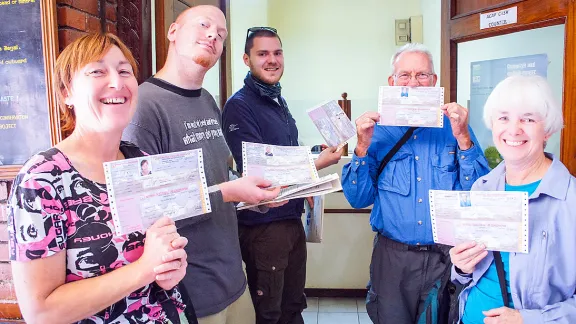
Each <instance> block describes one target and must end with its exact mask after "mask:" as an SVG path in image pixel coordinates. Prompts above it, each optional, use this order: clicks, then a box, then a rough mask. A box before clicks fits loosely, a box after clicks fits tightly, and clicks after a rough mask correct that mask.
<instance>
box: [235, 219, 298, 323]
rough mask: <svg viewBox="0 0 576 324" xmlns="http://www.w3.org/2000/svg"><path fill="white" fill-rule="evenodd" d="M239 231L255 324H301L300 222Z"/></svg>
mask: <svg viewBox="0 0 576 324" xmlns="http://www.w3.org/2000/svg"><path fill="white" fill-rule="evenodd" d="M238 229H239V230H238V232H239V235H240V248H241V250H242V259H243V260H244V263H246V276H247V277H248V288H249V289H250V295H251V296H252V301H253V302H254V309H255V311H256V324H304V319H303V318H302V311H303V310H304V309H305V308H306V296H305V295H304V286H305V284H306V253H307V252H306V236H305V234H304V227H303V225H302V221H301V220H300V219H293V220H283V221H275V222H271V223H268V224H262V225H255V226H244V225H240V226H239V227H238Z"/></svg>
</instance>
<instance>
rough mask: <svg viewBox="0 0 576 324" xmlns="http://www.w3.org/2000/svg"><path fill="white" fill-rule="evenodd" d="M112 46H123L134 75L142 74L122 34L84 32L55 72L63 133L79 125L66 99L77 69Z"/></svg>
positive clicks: (59, 60) (63, 56)
mask: <svg viewBox="0 0 576 324" xmlns="http://www.w3.org/2000/svg"><path fill="white" fill-rule="evenodd" d="M112 46H117V47H118V48H119V49H120V51H121V52H122V54H123V55H124V56H125V57H126V59H127V60H128V63H130V65H131V66H132V70H133V71H134V75H138V65H137V64H136V60H135V59H134V56H132V53H131V52H130V50H129V49H128V47H126V45H124V43H123V42H122V41H121V40H120V38H118V36H116V35H113V34H110V33H106V34H90V35H85V36H82V37H80V38H78V39H76V40H75V41H74V42H72V43H71V44H70V45H68V46H66V48H65V49H64V50H63V51H62V53H60V55H59V56H58V59H57V60H56V66H55V72H54V85H55V89H56V92H57V98H56V99H57V100H56V102H57V104H58V108H59V109H60V112H61V114H60V119H61V128H62V133H64V134H65V136H66V135H70V134H71V133H72V131H74V128H75V127H76V114H75V113H74V109H68V107H66V103H65V99H66V96H67V95H68V94H69V93H70V90H71V82H72V77H73V76H74V73H76V72H77V71H78V70H80V69H81V68H82V67H84V66H85V65H86V64H88V63H91V62H96V61H98V60H99V59H101V58H102V57H103V56H104V55H106V52H108V50H109V49H110V48H111V47H112Z"/></svg>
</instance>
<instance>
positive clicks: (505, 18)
mask: <svg viewBox="0 0 576 324" xmlns="http://www.w3.org/2000/svg"><path fill="white" fill-rule="evenodd" d="M517 22H518V7H512V8H508V9H504V10H499V11H494V12H489V13H485V14H480V29H486V28H494V27H498V26H504V25H510V24H515V23H517Z"/></svg>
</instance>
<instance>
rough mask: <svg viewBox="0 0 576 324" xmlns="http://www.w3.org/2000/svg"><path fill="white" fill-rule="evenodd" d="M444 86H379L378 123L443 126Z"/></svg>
mask: <svg viewBox="0 0 576 324" xmlns="http://www.w3.org/2000/svg"><path fill="white" fill-rule="evenodd" d="M442 105H444V88H441V87H415V88H411V87H384V86H382V87H380V92H379V95H378V112H379V113H380V122H379V124H380V125H387V126H412V127H438V128H442V127H444V112H443V111H442V109H441V107H442Z"/></svg>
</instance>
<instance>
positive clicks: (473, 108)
mask: <svg viewBox="0 0 576 324" xmlns="http://www.w3.org/2000/svg"><path fill="white" fill-rule="evenodd" d="M470 69H471V73H470V78H471V80H470V104H469V111H470V118H469V119H470V126H471V127H472V129H473V130H474V133H475V134H476V137H477V138H478V141H479V142H480V146H481V147H482V149H483V150H484V152H485V155H486V158H487V159H488V162H489V163H490V166H491V167H494V166H495V165H497V164H498V162H499V161H498V160H499V155H498V152H497V151H496V149H495V147H494V142H493V141H492V132H491V131H490V130H489V129H488V128H487V127H486V126H485V125H484V120H483V111H484V104H485V103H486V100H487V99H488V96H489V95H490V93H491V92H492V90H493V89H494V88H495V87H496V85H497V84H498V83H499V82H500V81H502V80H504V79H505V78H506V77H508V76H512V75H540V76H543V77H545V78H546V77H547V71H548V55H546V54H536V55H527V56H518V57H509V58H503V59H497V60H487V61H478V62H472V63H470ZM553 146H554V145H552V147H550V146H549V147H547V151H552V152H553V153H556V154H558V153H559V150H560V147H559V144H558V152H555V149H556V148H555V147H553Z"/></svg>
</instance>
